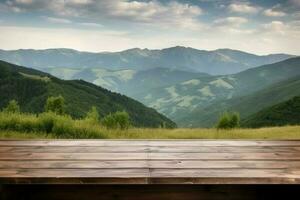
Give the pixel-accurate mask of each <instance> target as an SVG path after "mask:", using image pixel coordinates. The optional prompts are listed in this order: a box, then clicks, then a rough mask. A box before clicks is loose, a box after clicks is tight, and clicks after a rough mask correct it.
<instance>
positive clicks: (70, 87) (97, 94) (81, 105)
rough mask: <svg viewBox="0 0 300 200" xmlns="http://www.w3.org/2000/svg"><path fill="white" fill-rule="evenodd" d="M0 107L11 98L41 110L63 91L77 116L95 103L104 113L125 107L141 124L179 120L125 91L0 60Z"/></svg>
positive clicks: (68, 106)
mask: <svg viewBox="0 0 300 200" xmlns="http://www.w3.org/2000/svg"><path fill="white" fill-rule="evenodd" d="M0 94H1V99H0V108H3V107H4V106H5V105H6V104H7V103H8V101H9V100H11V99H15V100H17V101H18V102H19V104H20V106H21V110H22V111H23V112H33V113H39V112H42V111H43V110H44V104H45V102H46V99H47V98H48V97H49V96H57V95H62V96H63V97H64V98H65V100H66V112H67V113H68V114H70V115H71V116H72V117H74V118H80V117H83V116H85V113H86V112H87V111H88V110H89V109H90V108H91V106H96V107H97V109H98V110H99V111H100V114H101V115H102V116H104V115H107V114H109V113H111V112H115V111H119V110H121V111H122V110H125V111H127V112H128V113H129V115H130V117H131V119H132V123H133V125H134V126H138V127H158V126H161V125H162V124H165V125H166V126H167V127H174V126H176V124H175V123H174V122H172V121H171V120H169V119H168V118H166V117H164V116H163V115H161V114H159V113H158V112H156V111H155V110H154V109H151V108H147V107H145V106H144V105H143V104H141V103H139V102H137V101H135V100H133V99H131V98H128V97H126V96H124V95H120V94H117V93H112V92H110V91H108V90H106V89H103V88H101V87H99V86H96V85H93V84H91V83H88V82H85V81H82V80H72V81H64V80H60V79H58V78H55V77H53V76H51V75H49V74H46V73H43V72H40V71H37V70H33V69H29V68H24V67H20V66H16V65H13V64H10V63H6V62H3V61H0Z"/></svg>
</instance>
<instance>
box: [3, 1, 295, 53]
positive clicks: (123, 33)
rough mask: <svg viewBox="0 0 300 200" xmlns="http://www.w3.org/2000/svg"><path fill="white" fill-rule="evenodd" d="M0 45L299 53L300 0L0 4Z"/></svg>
mask: <svg viewBox="0 0 300 200" xmlns="http://www.w3.org/2000/svg"><path fill="white" fill-rule="evenodd" d="M0 34H1V35H0V36H1V37H0V48H2V49H20V48H23V49H28V48H33V49H46V48H73V49H78V50H82V51H93V52H100V51H120V50H124V49H128V48H135V47H139V48H150V49H161V48H166V47H170V46H177V45H181V46H189V47H194V48H198V49H207V50H213V49H218V48H231V49H239V50H243V51H248V52H252V53H256V54H269V53H279V52H283V53H292V54H296V55H300V45H297V44H298V43H299V41H300V0H134V1H133V0H0Z"/></svg>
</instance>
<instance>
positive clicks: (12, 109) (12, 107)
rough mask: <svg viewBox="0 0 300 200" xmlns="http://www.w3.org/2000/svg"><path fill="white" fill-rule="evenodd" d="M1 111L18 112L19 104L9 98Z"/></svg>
mask: <svg viewBox="0 0 300 200" xmlns="http://www.w3.org/2000/svg"><path fill="white" fill-rule="evenodd" d="M3 111H4V112H6V113H19V112H20V106H19V104H18V102H17V101H16V100H11V101H9V103H8V105H7V106H6V108H4V110H3Z"/></svg>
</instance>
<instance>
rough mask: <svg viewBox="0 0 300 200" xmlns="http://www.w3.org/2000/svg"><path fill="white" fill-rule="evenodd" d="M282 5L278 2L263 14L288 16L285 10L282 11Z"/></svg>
mask: <svg viewBox="0 0 300 200" xmlns="http://www.w3.org/2000/svg"><path fill="white" fill-rule="evenodd" d="M280 7H281V5H280V4H277V5H275V6H273V7H272V8H269V9H266V10H264V12H263V14H264V15H265V16H267V17H283V16H286V13H285V12H283V11H280V10H279V9H280Z"/></svg>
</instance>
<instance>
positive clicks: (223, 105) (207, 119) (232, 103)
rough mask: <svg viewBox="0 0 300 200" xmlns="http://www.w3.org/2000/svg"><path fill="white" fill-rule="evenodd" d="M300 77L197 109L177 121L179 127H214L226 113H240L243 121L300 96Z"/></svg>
mask: <svg viewBox="0 0 300 200" xmlns="http://www.w3.org/2000/svg"><path fill="white" fill-rule="evenodd" d="M299 88H300V76H296V77H293V78H290V79H288V80H284V81H280V82H277V83H274V84H272V85H270V86H268V87H266V88H264V89H261V90H259V91H257V92H254V93H250V94H248V95H245V96H238V97H235V98H232V99H228V100H219V101H216V102H214V103H212V104H210V105H208V106H206V107H203V108H199V109H195V110H193V111H192V112H190V113H189V114H188V115H185V116H184V115H182V118H179V119H177V121H178V122H179V126H188V127H212V126H214V125H215V124H216V122H217V120H218V118H219V116H220V115H221V114H222V113H223V112H224V111H235V112H239V113H240V116H241V119H242V120H244V119H246V118H247V117H249V116H251V115H253V114H255V113H256V112H259V111H260V110H262V109H264V108H267V107H270V106H273V105H275V104H278V103H280V102H283V101H287V100H289V99H291V98H293V97H294V96H299V95H300V90H299Z"/></svg>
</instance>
